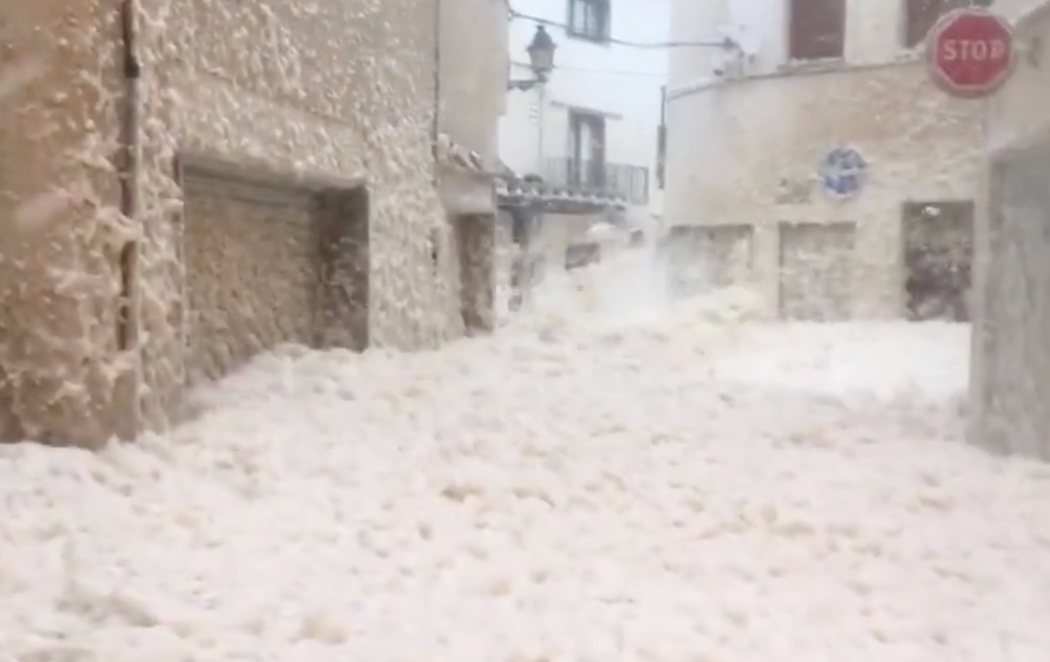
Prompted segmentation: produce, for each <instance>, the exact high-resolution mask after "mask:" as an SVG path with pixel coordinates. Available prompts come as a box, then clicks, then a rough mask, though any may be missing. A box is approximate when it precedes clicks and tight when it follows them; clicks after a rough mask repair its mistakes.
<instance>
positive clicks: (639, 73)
mask: <svg viewBox="0 0 1050 662" xmlns="http://www.w3.org/2000/svg"><path fill="white" fill-rule="evenodd" d="M511 64H512V65H514V66H515V67H518V68H520V69H531V68H532V65H531V64H529V63H528V62H511ZM558 69H559V70H561V71H575V72H577V73H585V74H608V75H610V76H638V77H640V78H661V79H663V78H666V76H665V75H664V74H657V73H652V72H648V71H622V70H618V69H588V68H586V67H571V66H568V65H564V64H559V65H558Z"/></svg>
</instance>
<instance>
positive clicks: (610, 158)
mask: <svg viewBox="0 0 1050 662" xmlns="http://www.w3.org/2000/svg"><path fill="white" fill-rule="evenodd" d="M512 8H513V9H514V10H516V12H520V13H521V14H524V15H528V16H530V17H535V18H538V19H541V20H542V21H543V22H545V24H546V30H547V32H548V33H549V34H550V36H551V38H552V39H553V40H554V42H555V44H556V45H557V51H556V56H555V69H554V71H553V73H552V75H551V76H550V79H549V81H548V82H547V83H546V84H544V85H537V86H535V87H533V88H532V89H530V90H527V91H519V90H515V91H512V92H510V96H509V98H508V102H507V111H506V114H505V115H504V118H503V121H502V124H501V127H500V156H501V158H502V160H503V162H504V163H505V164H506V165H507V166H508V167H509V168H510V169H512V170H513V171H514V172H516V173H517V174H519V175H522V176H524V175H538V176H540V177H542V178H543V180H544V182H545V183H547V184H549V185H551V186H553V187H561V188H567V189H573V188H587V180H588V177H589V175H590V174H592V173H597V176H598V177H599V178H600V179H602V181H603V183H604V184H605V185H606V186H607V187H608V189H609V190H610V191H611V192H613V193H619V194H621V195H622V197H623V198H625V201H626V203H627V208H628V209H627V214H628V215H629V217H630V219H631V221H632V222H634V223H636V224H639V225H642V224H648V223H650V222H651V221H652V220H653V219H654V217H658V216H659V215H660V214H661V212H662V206H663V205H662V191H661V186H660V183H659V181H658V177H657V174H656V171H657V152H658V131H659V127H660V125H661V110H662V88H663V85H664V84H665V82H666V72H667V50H666V49H663V48H636V47H632V46H627V45H623V44H620V43H617V41H631V42H638V43H643V44H658V43H660V42H666V41H667V39H668V33H669V25H670V0H647V1H646V2H638V1H637V0H517V2H514V3H512ZM536 26H537V22H536V21H534V20H530V19H528V18H525V17H521V16H513V17H512V20H511V28H510V56H511V78H512V79H515V80H528V79H530V78H532V77H533V72H532V71H531V70H530V68H529V66H528V65H529V57H528V54H527V52H526V49H527V47H528V45H529V43H530V42H531V41H532V39H533V36H534V34H535V32H536ZM598 162H600V163H598ZM591 163H596V164H597V165H595V166H592V165H590V164H591ZM598 171H600V172H598Z"/></svg>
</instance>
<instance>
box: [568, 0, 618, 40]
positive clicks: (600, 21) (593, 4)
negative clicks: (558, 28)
mask: <svg viewBox="0 0 1050 662" xmlns="http://www.w3.org/2000/svg"><path fill="white" fill-rule="evenodd" d="M569 34H570V35H572V36H574V37H583V38H584V39H591V40H594V41H606V40H608V39H609V0H569Z"/></svg>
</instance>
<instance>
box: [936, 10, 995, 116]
mask: <svg viewBox="0 0 1050 662" xmlns="http://www.w3.org/2000/svg"><path fill="white" fill-rule="evenodd" d="M926 54H927V58H928V64H929V68H930V74H931V76H932V77H933V80H934V82H935V83H937V85H938V86H939V87H940V88H941V89H943V90H944V91H945V92H947V93H948V94H951V95H952V96H957V97H965V98H978V97H985V96H988V95H990V94H993V93H994V92H996V91H997V90H998V89H999V88H1001V87H1002V86H1003V84H1004V83H1006V81H1007V80H1008V79H1009V78H1010V74H1011V73H1012V72H1013V67H1014V60H1015V55H1014V48H1013V28H1011V27H1010V24H1009V23H1008V22H1007V21H1006V19H1004V18H1002V17H1001V16H998V15H996V14H993V13H991V12H989V11H986V10H983V9H958V10H955V11H953V12H949V13H948V14H945V15H944V16H943V17H941V19H940V20H939V21H937V23H936V24H935V25H934V26H933V28H932V29H931V30H930V33H929V35H928V36H927V38H926Z"/></svg>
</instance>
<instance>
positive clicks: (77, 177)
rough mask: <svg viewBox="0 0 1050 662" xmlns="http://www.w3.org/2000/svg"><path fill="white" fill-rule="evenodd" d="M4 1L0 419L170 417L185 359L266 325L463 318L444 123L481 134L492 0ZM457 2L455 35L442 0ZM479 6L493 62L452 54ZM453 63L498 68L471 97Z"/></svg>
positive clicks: (185, 375) (87, 438)
mask: <svg viewBox="0 0 1050 662" xmlns="http://www.w3.org/2000/svg"><path fill="white" fill-rule="evenodd" d="M4 4H5V6H3V7H0V49H2V53H3V58H2V60H0V62H2V64H3V67H4V72H3V76H2V77H0V107H2V110H3V113H4V122H3V123H0V146H2V151H0V194H2V195H3V198H4V202H3V204H2V205H0V223H2V225H3V227H4V228H6V231H5V232H4V233H3V234H2V235H0V428H2V436H3V437H4V438H7V439H19V438H28V439H35V440H41V441H47V442H53V443H77V444H84V445H95V444H98V443H100V442H103V441H105V440H106V439H108V438H110V437H111V436H113V435H118V436H121V437H125V438H130V437H133V436H134V435H135V434H136V433H138V432H140V431H142V430H145V429H157V428H162V427H164V426H165V425H166V424H168V423H169V422H171V421H172V419H173V417H175V416H177V413H178V411H179V404H180V399H181V395H182V392H183V390H184V387H185V386H186V385H187V384H188V383H192V382H193V381H194V380H196V379H202V378H207V377H217V376H220V375H222V374H225V373H226V372H228V371H230V370H232V369H234V368H236V367H237V366H238V365H240V364H241V363H243V362H244V361H246V360H247V359H249V358H250V357H251V356H252V355H254V354H256V353H258V352H260V351H263V350H265V349H268V348H270V347H272V346H274V345H277V344H280V343H287V342H294V343H302V344H306V345H310V346H314V347H348V348H351V349H361V348H364V347H366V346H387V347H398V348H406V349H412V348H419V347H426V346H433V345H436V344H438V343H440V342H442V341H444V340H447V339H450V338H453V337H456V336H458V335H460V334H462V333H463V331H464V327H465V324H467V323H469V320H466V321H465V315H464V309H465V308H466V307H469V306H465V305H464V291H463V290H464V288H463V285H462V283H463V273H464V270H463V268H461V263H462V262H463V261H461V260H460V259H459V253H460V250H461V247H463V246H465V245H467V244H470V243H471V242H470V241H464V240H462V239H461V238H460V237H459V236H458V235H457V232H456V229H455V225H454V224H452V223H450V222H449V220H448V218H449V215H450V214H459V213H461V212H462V211H463V209H460V208H458V207H454V208H453V209H451V210H449V211H446V210H444V209H443V208H442V204H441V201H442V199H443V198H444V199H446V201H447V200H449V199H451V198H454V197H455V196H450V195H448V194H447V190H448V189H449V187H450V186H451V184H448V182H449V181H450V179H451V177H446V176H444V175H442V176H440V177H439V171H440V170H442V169H443V168H445V166H444V165H442V166H439V165H438V164H439V162H441V163H442V164H444V163H446V162H447V161H448V160H449V158H448V153H449V150H442V149H437V147H438V145H439V144H441V143H442V140H439V134H441V133H445V134H446V135H449V136H453V138H452V140H460V141H462V145H461V146H460V147H459V148H458V149H460V150H464V149H465V150H466V151H467V152H470V151H475V150H477V151H480V152H482V153H484V152H485V150H486V149H488V150H490V151H491V142H490V143H485V140H489V141H491V140H494V136H495V132H496V126H497V124H496V123H497V120H498V115H499V113H500V112H501V108H502V106H501V104H502V96H503V94H504V91H505V82H504V81H505V80H506V71H505V69H501V68H500V67H499V66H498V64H497V63H498V62H499V58H500V57H502V56H503V54H504V53H505V52H506V48H505V39H506V37H505V31H506V20H505V19H506V14H505V7H504V6H503V0H441V1H440V2H421V1H420V0H357V1H355V2H350V3H348V2H339V1H337V0H316V1H314V2H309V3H299V2H291V3H290V2H279V1H277V0H245V1H244V2H236V3H234V2H229V1H227V0H186V1H185V2H169V1H167V0H81V1H78V2H69V1H68V0H37V1H35V2H32V3H20V2H19V3H16V2H6V3H4ZM471 5H481V6H483V8H484V10H485V11H481V12H480V13H479V14H478V16H479V17H480V18H477V19H476V20H475V22H474V23H472V24H470V25H469V26H468V27H469V33H467V34H466V35H464V34H455V30H456V26H457V25H458V26H460V28H463V27H464V24H463V22H462V21H461V20H460V21H458V22H457V21H452V22H448V21H446V20H444V17H443V14H442V12H443V11H449V12H453V15H456V16H461V15H462V13H463V12H470V11H472V8H471ZM490 5H491V7H490ZM474 9H477V8H476V7H475V8H474ZM496 18H498V20H495V19H496ZM490 19H491V25H490V24H489V21H490ZM487 30H492V31H494V34H495V35H496V36H495V37H493V38H492V39H490V40H488V41H485V42H484V46H477V48H490V47H491V48H495V49H497V50H496V51H494V52H493V53H492V54H491V57H490V58H489V59H488V60H487V61H488V62H489V65H488V66H487V67H481V66H480V65H477V64H473V63H474V62H476V60H475V59H473V57H474V56H471V58H464V57H460V56H457V55H456V53H457V52H458V51H457V49H459V48H466V47H470V48H474V47H475V44H474V43H473V42H471V39H469V38H467V37H475V36H477V35H479V34H486V31H487ZM501 32H502V33H504V34H503V36H502V37H501V36H499V34H500V33H501ZM486 38H487V37H486ZM450 52H451V54H450ZM474 55H475V56H476V55H478V53H475V54H474ZM443 56H447V57H443ZM482 59H483V58H482ZM440 62H444V63H445V64H444V65H440V64H439V63H440ZM456 66H463V67H467V69H466V70H464V71H457V70H454V67H456ZM460 76H470V77H473V78H475V79H482V78H485V77H493V78H494V79H495V80H494V82H492V83H491V84H486V86H484V87H483V91H480V92H479V91H478V90H472V91H470V93H471V94H474V95H475V96H476V95H477V94H481V95H482V98H483V99H484V102H482V103H478V104H477V105H476V107H474V108H466V109H465V110H464V106H463V97H464V94H465V92H464V91H463V90H456V89H455V88H454V87H452V86H446V87H444V88H443V87H442V81H443V80H445V81H447V80H449V79H453V80H454V79H456V78H457V77H460ZM497 92H498V97H499V98H498V99H497V98H495V97H496V96H497ZM457 104H458V105H457ZM439 106H444V107H446V108H448V109H453V108H454V109H455V110H451V111H450V112H452V113H463V112H465V113H466V114H467V116H468V117H469V118H470V119H469V120H467V119H465V118H464V117H462V116H460V117H458V118H457V119H456V120H455V122H453V121H451V120H450V119H449V117H450V115H448V114H444V115H443V114H442V113H439V112H436V111H437V109H438V108H439ZM471 124H473V125H476V126H478V127H480V128H479V129H478V133H477V134H476V135H475V134H472V133H470V132H468V131H467V130H466V129H465V128H464V127H465V126H468V125H471ZM472 141H477V143H478V144H476V145H474V144H472ZM452 151H455V150H452ZM479 177H480V178H481V179H482V180H484V179H485V175H484V174H481V175H479ZM439 180H440V185H439ZM485 185H486V184H485V182H484V181H482V183H481V185H480V188H478V189H477V190H478V191H480V190H482V189H483V188H484V187H485ZM488 185H489V188H490V189H491V181H489V182H488ZM490 197H491V196H490ZM481 211H485V210H484V209H482V210H481ZM480 234H482V235H483V234H484V232H483V231H482V232H481V233H480ZM484 245H485V242H484V241H483V240H482V241H480V243H479V242H478V241H477V240H474V245H473V247H472V248H469V249H467V248H463V250H471V251H474V252H475V253H476V252H477V251H479V250H480V251H482V252H483V251H484ZM482 261H484V260H483V259H482ZM474 262H477V260H474ZM475 291H482V292H483V291H484V284H483V283H482V284H481V285H479V286H475ZM479 296H481V299H482V300H483V299H484V294H482V295H479ZM475 298H476V297H475ZM472 305H473V304H472ZM471 311H472V314H475V316H477V314H476V313H477V311H476V310H474V309H473V308H471ZM482 312H483V311H482Z"/></svg>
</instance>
